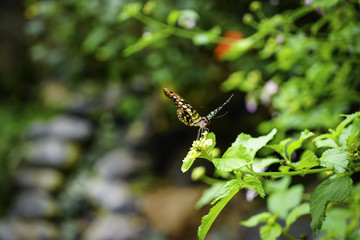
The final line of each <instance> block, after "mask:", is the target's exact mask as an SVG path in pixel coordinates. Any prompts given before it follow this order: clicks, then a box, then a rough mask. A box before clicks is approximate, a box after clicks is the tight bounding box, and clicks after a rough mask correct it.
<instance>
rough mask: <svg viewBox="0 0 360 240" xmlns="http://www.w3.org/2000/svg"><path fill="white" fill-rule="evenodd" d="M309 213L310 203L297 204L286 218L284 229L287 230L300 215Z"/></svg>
mask: <svg viewBox="0 0 360 240" xmlns="http://www.w3.org/2000/svg"><path fill="white" fill-rule="evenodd" d="M305 214H310V204H309V203H303V204H301V205H299V206H296V207H295V208H294V209H293V210H291V212H290V213H289V215H288V216H287V218H286V229H287V230H289V228H290V226H291V224H293V223H294V222H295V221H296V219H298V218H299V217H301V216H302V215H305Z"/></svg>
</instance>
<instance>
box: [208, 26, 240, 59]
mask: <svg viewBox="0 0 360 240" xmlns="http://www.w3.org/2000/svg"><path fill="white" fill-rule="evenodd" d="M243 38H244V35H243V34H242V33H241V32H239V31H237V30H230V31H228V32H227V33H225V39H223V40H221V41H220V42H219V43H218V45H217V46H216V47H215V50H214V56H215V58H216V59H218V60H221V59H223V58H224V56H225V55H226V53H227V52H228V51H229V49H230V47H231V44H232V43H233V42H235V41H236V40H239V39H243Z"/></svg>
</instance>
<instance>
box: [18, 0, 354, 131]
mask: <svg viewBox="0 0 360 240" xmlns="http://www.w3.org/2000/svg"><path fill="white" fill-rule="evenodd" d="M358 8H359V6H358V2H357V1H340V0H337V1H305V2H303V1H286V3H285V2H281V1H275V0H274V1H264V2H251V1H241V3H239V2H237V1H230V2H226V4H224V3H223V2H222V1H211V2H206V3H204V2H197V1H186V2H184V1H172V2H167V1H143V2H133V1H115V0H107V1H90V2H89V1H82V0H80V1H72V0H64V1H61V2H59V1H36V0H35V1H34V0H28V1H26V9H25V16H26V18H27V19H28V21H27V22H26V25H25V31H26V34H27V36H28V37H29V39H30V43H31V49H30V55H31V58H32V59H33V60H34V61H35V62H36V63H37V64H38V66H40V69H41V75H42V77H48V76H51V77H55V78H56V79H61V81H65V82H67V84H71V85H75V86H76V85H79V84H82V82H83V79H86V78H90V79H93V81H94V82H96V87H99V88H101V87H104V86H105V85H107V84H109V82H112V81H115V82H118V83H120V84H121V86H122V87H123V88H125V89H129V88H130V89H136V90H140V91H141V92H143V93H144V94H145V95H150V94H152V93H153V92H154V91H155V92H156V93H157V94H160V92H161V91H160V89H161V88H163V87H164V86H166V87H168V88H172V89H175V90H177V91H179V92H180V93H186V94H185V96H184V97H187V98H190V96H191V99H192V103H194V105H196V104H197V103H198V105H200V104H203V105H204V106H206V105H207V104H208V103H209V102H211V101H212V99H211V98H214V97H215V96H216V94H215V93H216V92H217V89H218V86H219V84H220V83H222V84H221V89H222V90H223V91H231V90H239V91H241V92H244V93H246V95H245V99H246V104H247V105H246V107H247V110H248V111H250V112H255V111H256V110H257V108H258V106H259V105H263V106H265V107H266V109H267V110H268V113H269V117H271V120H268V121H266V120H264V121H263V122H262V124H260V125H259V127H258V130H259V131H260V132H261V133H265V132H268V131H269V129H271V128H273V127H276V128H279V130H280V131H283V132H285V131H287V130H292V129H297V130H301V129H305V128H308V129H319V128H321V129H327V128H329V127H331V126H334V125H335V124H336V123H337V122H338V121H339V114H341V113H347V112H349V111H350V110H351V108H352V107H353V108H355V106H356V105H357V104H358V103H359V101H360V96H359V92H358V89H359V80H358V79H357V76H358V75H359V71H360V70H359V69H358V68H357V67H356V66H357V64H358V63H359V57H358V56H359V52H360V40H359V39H360V38H359V34H360V26H359V24H358V23H359V13H358V10H359V9H358ZM229 31H232V32H235V33H238V35H237V36H236V35H235V37H233V39H234V41H232V42H226V39H224V38H223V37H222V36H224V35H225V37H227V39H230V38H231V36H230V37H229V36H228V35H226V34H225V33H226V32H228V33H229ZM188 39H189V40H191V41H189V40H188ZM221 44H222V45H223V49H219V48H221V46H219V45H221ZM226 45H228V46H226ZM224 46H225V47H224ZM214 49H215V52H214ZM225 79H227V80H226V81H224V80H225ZM143 101H147V98H145V97H144V98H142V99H139V98H137V97H135V98H134V97H133V96H131V95H129V97H128V99H126V101H124V102H123V103H121V104H120V105H119V108H118V111H119V113H123V114H124V115H125V116H127V118H128V120H134V119H136V118H138V117H139V116H141V114H140V113H141V112H142V111H145V109H144V108H143V107H142V106H144V105H145V104H144V103H142V102H143ZM239 110H240V111H242V109H239Z"/></svg>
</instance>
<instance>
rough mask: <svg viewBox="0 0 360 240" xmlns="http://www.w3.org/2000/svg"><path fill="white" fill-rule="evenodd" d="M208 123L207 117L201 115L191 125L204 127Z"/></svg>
mask: <svg viewBox="0 0 360 240" xmlns="http://www.w3.org/2000/svg"><path fill="white" fill-rule="evenodd" d="M209 124H210V121H209V119H207V118H206V117H202V118H200V119H199V120H197V121H195V122H194V123H193V124H192V126H194V127H200V128H205V127H206V126H207V125H209Z"/></svg>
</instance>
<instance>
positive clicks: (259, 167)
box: [253, 157, 281, 172]
mask: <svg viewBox="0 0 360 240" xmlns="http://www.w3.org/2000/svg"><path fill="white" fill-rule="evenodd" d="M280 162H281V161H280V159H278V158H275V157H268V158H255V159H254V161H253V170H254V171H255V172H264V171H265V169H266V168H267V167H268V166H270V165H272V164H274V163H280Z"/></svg>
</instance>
